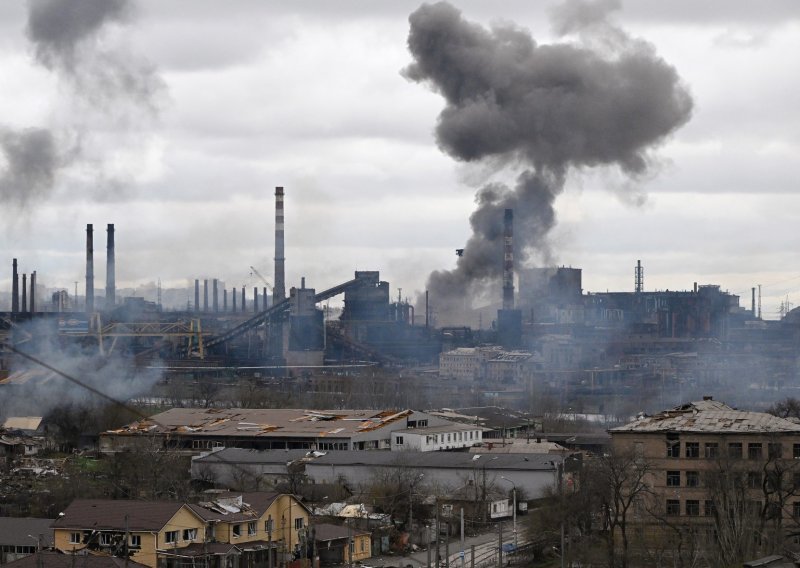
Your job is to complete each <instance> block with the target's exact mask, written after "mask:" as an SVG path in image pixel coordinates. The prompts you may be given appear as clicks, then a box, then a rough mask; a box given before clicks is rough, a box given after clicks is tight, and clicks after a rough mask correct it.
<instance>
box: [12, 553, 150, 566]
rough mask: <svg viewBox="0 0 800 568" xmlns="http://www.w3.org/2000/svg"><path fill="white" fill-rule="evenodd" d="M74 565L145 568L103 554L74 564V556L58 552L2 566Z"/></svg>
mask: <svg viewBox="0 0 800 568" xmlns="http://www.w3.org/2000/svg"><path fill="white" fill-rule="evenodd" d="M76 564H77V565H80V567H81V568H123V567H127V568H147V567H146V566H145V565H144V564H139V563H138V562H134V561H133V560H130V559H125V558H117V557H114V556H107V555H105V554H85V555H81V556H80V560H79V561H78V562H77V563H76V561H75V556H74V555H72V554H61V553H60V552H37V553H36V554H30V555H28V556H25V557H23V558H20V559H19V560H14V561H13V562H9V563H7V564H4V565H3V566H4V567H5V566H11V567H12V568H75V566H76Z"/></svg>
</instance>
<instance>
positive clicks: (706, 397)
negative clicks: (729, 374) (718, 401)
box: [703, 395, 714, 400]
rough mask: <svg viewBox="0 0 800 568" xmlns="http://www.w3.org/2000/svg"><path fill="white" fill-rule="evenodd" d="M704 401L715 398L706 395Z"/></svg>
mask: <svg viewBox="0 0 800 568" xmlns="http://www.w3.org/2000/svg"><path fill="white" fill-rule="evenodd" d="M703 400H714V397H713V396H708V395H705V396H704V397H703Z"/></svg>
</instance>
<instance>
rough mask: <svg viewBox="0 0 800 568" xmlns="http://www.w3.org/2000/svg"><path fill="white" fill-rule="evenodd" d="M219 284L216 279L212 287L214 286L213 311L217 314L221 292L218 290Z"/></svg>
mask: <svg viewBox="0 0 800 568" xmlns="http://www.w3.org/2000/svg"><path fill="white" fill-rule="evenodd" d="M217 282H218V280H217V279H216V278H214V280H212V281H211V285H212V290H211V306H212V309H213V310H214V311H215V312H218V311H219V291H218V288H217Z"/></svg>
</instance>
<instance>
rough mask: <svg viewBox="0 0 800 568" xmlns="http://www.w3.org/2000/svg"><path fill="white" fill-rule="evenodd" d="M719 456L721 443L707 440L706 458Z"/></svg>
mask: <svg viewBox="0 0 800 568" xmlns="http://www.w3.org/2000/svg"><path fill="white" fill-rule="evenodd" d="M718 457H719V444H718V443H716V442H706V458H707V459H714V458H718Z"/></svg>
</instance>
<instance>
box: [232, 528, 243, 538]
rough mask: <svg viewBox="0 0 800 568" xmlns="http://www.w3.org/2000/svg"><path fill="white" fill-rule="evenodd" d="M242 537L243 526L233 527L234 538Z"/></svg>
mask: <svg viewBox="0 0 800 568" xmlns="http://www.w3.org/2000/svg"><path fill="white" fill-rule="evenodd" d="M240 536H242V525H233V538H239V537H240Z"/></svg>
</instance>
